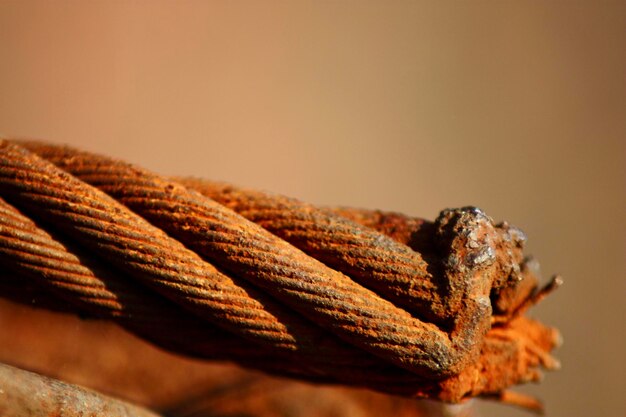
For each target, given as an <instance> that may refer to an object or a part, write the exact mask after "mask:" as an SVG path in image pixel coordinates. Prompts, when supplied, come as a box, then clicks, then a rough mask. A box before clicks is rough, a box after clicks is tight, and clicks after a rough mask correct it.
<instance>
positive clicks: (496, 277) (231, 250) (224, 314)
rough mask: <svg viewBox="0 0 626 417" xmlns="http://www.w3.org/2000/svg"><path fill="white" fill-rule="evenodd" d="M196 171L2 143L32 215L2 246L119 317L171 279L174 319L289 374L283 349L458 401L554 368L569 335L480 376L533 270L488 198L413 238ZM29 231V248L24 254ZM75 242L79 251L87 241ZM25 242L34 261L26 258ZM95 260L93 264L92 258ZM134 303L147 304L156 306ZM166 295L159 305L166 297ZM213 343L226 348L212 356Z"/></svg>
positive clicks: (164, 291)
mask: <svg viewBox="0 0 626 417" xmlns="http://www.w3.org/2000/svg"><path fill="white" fill-rule="evenodd" d="M27 149H28V150H27ZM35 154H37V155H39V156H37V155H35ZM182 182H183V183H185V184H186V185H187V186H188V187H185V186H183V185H181V183H180V181H171V180H168V179H166V178H163V177H160V176H158V175H155V174H152V173H150V172H148V171H146V170H143V169H141V168H138V167H136V166H133V165H130V164H127V163H124V162H120V161H116V160H113V159H110V158H106V157H102V156H98V155H93V154H89V153H85V152H80V151H76V150H73V149H70V148H65V147H56V146H50V145H43V144H38V143H28V142H25V143H21V142H18V143H17V144H16V143H12V142H10V141H2V142H1V143H0V196H2V197H3V198H4V199H5V200H6V201H7V202H8V203H9V204H11V205H14V206H15V207H16V208H17V210H16V209H12V208H11V206H10V205H9V204H5V206H6V207H7V208H6V210H3V211H0V214H1V213H5V216H6V218H7V219H8V223H6V224H4V225H3V228H2V229H0V230H5V231H6V230H9V229H10V226H11V225H12V224H13V223H15V224H17V223H19V224H20V225H21V226H20V227H21V228H22V229H19V228H18V229H19V230H18V229H16V230H13V232H5V233H4V235H3V236H8V237H2V236H0V239H4V240H3V241H0V242H3V243H2V247H3V248H7V247H8V248H9V249H7V250H5V251H4V252H3V255H4V257H5V259H6V262H13V268H14V269H15V268H16V266H15V265H17V267H19V268H23V270H21V271H19V272H20V273H23V274H26V275H30V276H31V277H33V276H34V277H36V276H38V275H40V276H44V277H45V278H46V282H47V285H50V286H51V288H52V289H53V290H54V292H55V294H57V295H58V293H59V292H60V291H65V293H63V294H64V295H63V296H62V298H64V297H67V298H68V299H71V298H72V297H73V296H74V295H76V294H74V295H72V292H76V291H78V292H80V291H85V293H84V294H82V295H81V296H82V297H83V298H82V299H80V297H81V296H79V297H78V298H79V302H87V304H89V302H94V303H95V305H96V306H94V305H91V304H89V305H88V306H87V307H86V309H87V310H89V309H92V310H93V309H96V308H100V309H101V310H103V311H99V312H98V313H97V314H96V315H98V314H99V315H100V316H104V317H105V318H115V317H118V318H117V320H118V321H119V317H122V318H123V317H125V316H124V314H123V313H121V312H120V311H118V310H116V308H118V307H111V305H113V306H115V302H117V301H119V298H120V294H123V295H124V296H127V297H130V298H127V301H128V303H129V304H133V305H135V304H136V303H139V304H140V303H141V302H142V301H141V300H142V299H143V297H144V295H146V294H152V290H156V291H157V292H158V293H159V294H155V296H156V297H158V298H156V299H155V302H157V301H158V303H161V304H163V305H166V306H167V307H166V308H170V309H172V310H173V311H175V312H176V313H172V315H173V316H174V317H176V314H178V312H180V314H182V316H183V318H185V317H187V316H189V317H194V316H197V317H198V318H199V319H200V320H198V319H196V318H192V319H191V320H192V321H191V322H190V323H198V325H196V324H193V325H188V326H190V327H192V328H195V329H196V330H197V328H204V327H206V328H210V329H211V331H217V332H221V333H219V334H218V336H217V337H216V338H217V339H220V338H221V337H222V333H223V337H225V340H233V341H234V343H235V344H237V346H239V348H234V349H233V352H234V351H237V349H240V352H241V355H240V356H241V358H237V357H236V356H237V354H236V353H233V355H232V356H231V357H230V359H231V360H234V361H236V362H239V363H241V364H243V365H245V366H249V365H247V364H246V363H245V361H246V360H247V359H251V357H247V358H246V357H245V351H246V350H245V349H244V348H241V347H240V346H242V345H244V344H246V343H249V344H250V346H253V349H257V354H258V355H259V356H260V358H257V359H258V360H256V361H257V362H259V361H264V359H263V355H266V354H267V355H270V356H271V355H273V356H272V358H268V360H267V364H268V365H267V368H270V369H269V371H270V372H272V371H273V370H275V372H276V373H280V372H281V371H280V368H281V365H279V364H274V365H273V364H272V361H273V360H274V361H283V362H282V363H283V364H285V365H284V366H283V368H284V369H285V371H284V372H283V373H287V374H292V375H294V374H295V375H299V376H301V377H303V378H308V379H316V377H317V378H318V379H321V380H329V381H334V382H340V383H347V384H349V383H351V379H352V382H353V383H354V384H356V385H362V386H363V385H364V386H369V387H371V388H374V389H379V390H381V391H387V392H396V393H400V392H401V393H403V394H404V395H422V396H433V397H438V398H445V399H448V400H458V399H460V398H462V397H463V396H465V395H468V394H471V395H475V394H477V393H487V392H498V391H502V389H504V388H505V387H506V386H509V385H512V384H514V383H516V382H517V381H521V380H523V379H533V378H535V376H534V373H535V372H536V367H537V366H541V365H543V366H547V367H554V366H555V365H554V363H553V362H551V361H550V360H549V359H547V358H548V356H546V355H543V356H541V355H539V354H538V353H536V352H544V353H545V351H546V350H547V351H549V350H550V349H552V347H554V345H555V344H556V336H555V334H554V333H549V332H548V333H545V332H544V333H542V334H543V335H544V337H545V338H546V341H543V342H542V343H538V342H536V341H535V342H533V343H531V345H532V346H536V345H538V344H539V345H541V347H540V348H533V349H531V350H530V351H531V353H530V354H529V353H528V351H527V350H524V349H521V348H520V346H521V345H520V343H519V342H511V341H509V342H508V343H509V344H508V345H507V344H505V346H507V347H506V349H509V350H510V349H513V350H515V349H517V350H516V352H517V353H514V354H512V355H511V354H510V353H511V352H509V354H508V358H509V359H507V360H509V362H506V360H505V362H506V363H507V364H508V366H510V368H513V367H515V371H513V370H511V369H508V370H503V371H502V372H504V374H506V375H508V376H507V377H506V378H504V379H505V380H506V383H504V384H503V383H497V382H496V383H494V384H492V386H490V388H489V390H491V391H487V389H486V387H487V385H488V384H485V383H483V382H479V381H477V380H476V378H474V379H471V378H470V377H469V376H468V374H471V373H472V372H474V373H475V372H477V371H476V369H478V368H477V367H479V365H478V364H480V363H483V364H485V363H495V362H497V360H496V359H495V358H492V356H493V355H494V353H493V352H494V351H493V349H492V350H491V351H488V352H492V353H485V352H486V351H485V349H486V348H487V347H489V346H491V345H493V344H494V343H495V342H494V340H495V339H493V338H491V337H487V338H485V334H486V333H487V331H488V330H489V327H490V323H491V322H492V321H493V317H492V307H491V300H490V295H493V294H496V295H497V294H499V293H500V292H503V291H506V290H508V289H510V288H516V287H517V286H519V282H528V280H525V279H524V278H525V276H526V275H529V274H530V272H527V269H528V268H524V265H525V264H524V261H523V257H522V254H521V246H522V243H523V239H522V235H521V234H520V233H519V232H518V231H517V229H514V228H510V227H509V226H508V225H494V224H493V222H492V221H491V219H489V218H488V217H487V216H486V215H484V213H482V212H481V211H480V210H477V209H474V208H465V209H458V210H446V211H444V212H442V215H441V216H440V217H439V218H438V219H437V221H436V222H435V223H428V222H420V221H417V220H413V223H411V224H410V225H409V226H407V222H405V223H404V225H405V228H410V227H414V229H419V228H422V229H423V230H425V231H431V232H432V233H430V237H427V238H424V239H421V240H419V241H416V242H418V243H417V244H416V245H413V247H412V248H411V247H409V246H408V245H405V244H404V243H408V241H407V242H403V241H402V240H403V239H402V238H401V237H400V238H399V237H398V236H394V234H393V233H392V232H393V231H389V230H388V229H387V230H386V229H385V228H384V227H380V228H379V230H378V231H377V230H375V229H374V228H369V227H365V226H363V225H359V224H357V223H356V222H352V221H350V220H348V219H347V218H344V217H341V216H337V215H333V214H330V213H329V212H328V211H324V210H318V209H316V208H315V207H313V206H310V205H306V204H304V203H300V202H298V201H296V200H291V199H284V198H278V197H272V196H268V195H266V194H261V193H259V194H257V195H253V194H254V193H252V192H243V191H242V192H239V191H238V190H236V189H233V190H232V191H231V192H224V190H221V191H220V190H219V189H218V188H219V187H218V186H216V185H215V184H213V185H211V184H210V183H205V184H201V183H199V182H198V183H196V184H192V183H191V182H190V181H182ZM88 184H89V185H88ZM94 187H95V188H94ZM211 187H213V189H211ZM192 188H198V190H199V191H200V192H201V193H198V192H196V191H194V190H193V189H192ZM251 195H253V197H254V198H251ZM209 197H211V198H209ZM233 209H234V211H233ZM235 211H239V212H240V213H241V214H243V216H242V215H239V214H237V213H235ZM20 212H23V213H24V214H25V215H27V216H28V217H31V218H32V219H34V220H35V221H36V222H37V225H39V224H41V225H46V227H48V226H52V227H53V228H54V230H55V233H56V231H58V233H59V234H58V235H57V234H53V235H54V238H53V237H52V236H51V235H50V234H47V232H46V231H44V230H42V229H38V228H37V232H34V231H33V230H32V229H29V227H30V226H29V227H27V226H25V225H28V224H29V221H27V220H28V219H25V218H19V219H18V218H17V217H16V216H17V214H19V213H20ZM7 213H8V214H7ZM16 213H17V214H16ZM362 217H364V216H362ZM365 217H366V216H365ZM246 218H247V219H246ZM17 220H19V221H17ZM146 220H147V221H146ZM353 220H355V219H353ZM12 222H13V223H12ZM255 222H258V224H257V223H255ZM362 223H366V222H365V221H363V222H362ZM31 224H32V222H31ZM379 224H380V222H379ZM33 227H35V228H36V226H34V224H33ZM164 232H165V233H164ZM381 232H386V233H387V234H389V235H390V236H391V237H387V236H386V235H385V234H383V233H381ZM11 233H13V234H11ZM28 233H30V234H28ZM42 233H43V234H42ZM405 234H406V233H405ZM426 234H428V233H425V235H426ZM44 235H45V236H48V238H50V239H52V240H53V241H55V239H59V237H58V236H61V235H62V236H64V237H65V236H66V239H67V242H68V243H70V244H68V245H66V246H68V247H69V246H71V243H73V242H74V241H76V242H77V243H80V245H81V247H84V248H85V250H86V251H88V252H89V253H90V254H92V255H85V256H83V257H82V258H85V259H88V258H89V257H92V258H95V257H101V258H102V259H104V260H106V261H107V263H105V264H103V265H107V267H109V264H110V265H112V266H113V268H115V270H116V273H119V274H122V275H123V276H125V279H123V280H121V281H123V282H126V281H128V282H131V281H132V283H133V284H132V285H135V286H136V285H139V286H140V287H141V288H142V289H145V291H143V292H142V291H140V293H136V294H135V296H136V298H132V297H133V296H128V288H126V287H124V288H123V289H122V290H119V289H118V293H115V291H111V292H112V294H113V295H111V294H108V293H106V294H105V292H103V289H102V288H103V287H102V281H97V278H96V281H89V282H90V284H88V285H87V284H85V282H87V281H85V282H83V281H82V280H84V279H85V275H84V274H83V272H84V271H83V272H80V273H77V274H76V271H75V270H74V269H73V268H79V267H78V266H76V265H77V264H76V262H75V259H74V260H72V261H67V259H65V258H63V256H66V255H63V256H61V257H59V256H57V255H56V253H55V256H52V257H51V256H50V253H52V252H54V251H55V250H56V251H58V250H59V248H58V247H55V246H54V245H52V246H51V245H50V243H49V242H47V241H45V239H46V238H44ZM392 238H393V239H392ZM16 239H17V240H20V239H21V243H20V244H22V245H23V246H22V247H23V248H26V249H27V250H23V249H20V250H21V252H20V250H17V251H16V250H15V245H16V244H17V243H16ZM333 239H335V240H333ZM7 242H8V243H7ZM427 242H434V245H433V246H432V247H431V248H429V250H426V249H425V250H423V253H422V254H420V253H419V251H416V250H414V249H418V248H419V247H420V246H421V247H425V246H426V245H427ZM25 243H26V244H25ZM11 245H14V246H13V247H11ZM37 245H39V246H37ZM75 246H76V245H73V247H72V249H71V250H68V251H67V253H70V255H71V254H72V253H74V251H76V250H75V248H74V247H75ZM62 247H64V246H63V245H62ZM12 250H13V252H11V251H12ZM29 251H30V252H29ZM16 252H19V253H20V255H19V256H22V260H20V261H15V260H14V259H15V253H16ZM94 255H95V256H94ZM422 255H423V256H422ZM38 256H40V257H41V256H43V257H46V256H47V257H48V259H47V260H45V261H44V260H42V259H38V258H37V257H38ZM82 258H80V260H81V262H80V263H79V265H81V267H84V266H85V265H84V264H85V262H82V260H83V259H82ZM9 259H13V260H12V261H8V260H9ZM0 260H2V259H1V258H0ZM61 260H64V261H67V262H68V264H67V265H70V264H71V265H72V266H71V267H69V266H63V267H59V268H58V269H57V272H56V273H57V276H54V275H50V274H49V273H48V268H50V266H51V265H54V264H55V263H58V262H61ZM63 268H66V269H68V268H69V269H68V270H67V271H63ZM86 268H87V270H89V271H91V272H92V274H91V275H89V279H92V278H93V277H94V276H96V277H98V276H102V273H101V272H97V273H95V274H94V273H93V271H94V270H97V271H100V269H103V268H100V266H99V267H98V268H89V267H86ZM104 269H106V268H104ZM44 270H45V271H44ZM59 271H60V272H59ZM58 273H62V274H61V275H63V274H66V275H67V276H63V277H60V276H59V275H58ZM105 275H106V273H105ZM77 276H78V277H79V278H78V280H77V281H72V280H75V279H77ZM68 277H69V278H68ZM68 279H69V280H68ZM137 280H139V281H138V282H137ZM98 282H99V283H98ZM111 282H116V281H115V280H112V281H111ZM144 286H145V287H144ZM526 287H529V286H526ZM530 287H532V285H531V286H530ZM114 288H115V286H114ZM133 288H134V287H133ZM138 288H139V287H138ZM533 288H534V287H533ZM77 289H78V290H77ZM106 289H107V290H108V289H110V288H109V287H106ZM90 292H91V293H90ZM531 292H532V291H531ZM144 293H145V294H144ZM161 296H164V297H166V298H168V299H169V300H171V301H173V302H174V303H175V304H177V305H178V306H180V307H182V308H183V310H179V307H178V306H175V305H174V303H171V302H170V301H166V300H163V299H161V298H160V297H161ZM150 297H153V296H152V295H146V298H147V299H148V300H150V299H151V298H150ZM520 298H521V299H523V300H525V299H528V296H524V297H517V300H519V299H520ZM496 299H497V298H496ZM85 300H88V301H85ZM130 300H132V301H130ZM149 302H150V301H148V303H149ZM98 303H102V304H103V305H100V306H98V305H97V304H98ZM83 307H85V306H83ZM125 308H129V307H125ZM134 308H139V309H140V310H141V311H140V312H139V313H138V314H139V316H141V313H142V312H144V313H145V310H142V309H146V308H147V307H146V306H141V307H134ZM151 308H152V309H153V310H158V311H153V310H151V311H153V312H154V313H155V315H158V314H160V311H161V308H160V307H158V306H153V307H151ZM107 309H109V310H107ZM107 311H108V313H107ZM92 312H93V311H92ZM107 314H109V316H107ZM116 314H117V316H116ZM169 315H170V313H168V316H169ZM131 316H132V315H131ZM150 316H151V315H150V314H148V317H147V318H146V321H147V322H149V321H150V320H151V318H150ZM153 317H154V316H153ZM522 319H523V318H521V319H516V320H522ZM173 320H174V319H173ZM176 320H178V319H176ZM130 321H132V320H129V322H130ZM154 321H157V320H154ZM513 321H515V320H513ZM511 322H512V321H511ZM209 323H210V324H209ZM133 325H135V326H137V324H136V323H134V322H133V323H125V326H126V327H132V326H133ZM169 325H173V326H176V324H175V323H170V324H169ZM139 326H140V327H142V328H143V325H139ZM203 326H204V327H203ZM216 326H217V327H216ZM528 326H529V327H528V329H530V330H528V329H526V330H524V331H522V330H520V329H517V330H515V332H516V334H517V333H519V334H520V335H525V336H523V337H526V338H527V339H528V338H529V337H530V336H529V335H530V334H534V333H536V329H539V328H542V326H541V325H539V324H538V323H537V324H529V325H528ZM145 327H146V328H149V326H148V325H146V326H145ZM183 327H184V326H183ZM218 328H221V329H223V330H217V329H218ZM144 331H145V330H144ZM164 331H165V330H164ZM524 332H526V333H524ZM533 332H534V333H533ZM155 333H159V331H158V330H157V331H156V332H155ZM146 338H148V339H150V336H149V335H148V336H147V337H146ZM228 338H230V339H228ZM496 339H497V338H496ZM156 343H159V342H156ZM510 343H513V344H512V345H511V344H510ZM163 345H167V343H163ZM200 345H203V343H200ZM166 347H169V346H166ZM174 349H175V350H176V347H174ZM205 349H210V348H208V347H205ZM520 349H521V350H520ZM178 350H179V351H182V350H184V349H178ZM190 350H193V348H190ZM522 351H523V352H526V353H524V354H522V353H520V352H522ZM532 351H536V352H535V353H532ZM188 352H189V350H188ZM212 355H213V356H215V357H217V356H219V354H218V353H216V352H213V353H211V352H210V353H209V354H207V355H204V356H207V357H211V356H212ZM496 356H497V354H496ZM503 356H507V355H504V354H503ZM540 356H541V357H540ZM490 358H491V359H490ZM523 358H525V359H523ZM531 358H534V359H531ZM290 361H291V362H290ZM511 361H513V362H511ZM516 361H518V362H519V361H526V362H524V363H526V365H523V366H521V367H520V366H519V365H520V364H519V363H518V362H516ZM514 363H515V364H516V365H515V366H514ZM287 364H288V365H287ZM260 367H262V365H261V366H260ZM365 368H367V369H368V371H359V369H365ZM483 368H484V366H483ZM522 368H523V369H522ZM316 373H317V374H316ZM522 374H523V375H522ZM376 375H377V376H376ZM368 378H369V379H368ZM425 378H426V379H425ZM468 378H470V379H469V381H470V382H468ZM360 379H362V380H360ZM394 381H395V382H396V384H395V388H394ZM385 384H387V386H388V388H387V389H385V387H384V386H383V385H385ZM399 386H403V387H404V389H400V388H398V387H399ZM496 387H497V388H496ZM394 390H395V391H394Z"/></svg>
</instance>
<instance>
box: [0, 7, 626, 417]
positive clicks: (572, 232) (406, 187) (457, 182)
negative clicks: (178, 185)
mask: <svg viewBox="0 0 626 417" xmlns="http://www.w3.org/2000/svg"><path fill="white" fill-rule="evenodd" d="M625 6H626V2H623V1H618V2H602V1H591V0H590V1H588V2H574V1H570V2H560V3H550V2H520V1H515V2H504V1H494V2H473V3H472V4H470V3H469V2H444V3H439V2H403V1H393V2H386V1H377V2H372V1H368V2H365V1H342V2H317V1H312V2H303V1H284V2H276V1H274V2H261V1H248V2H244V1H239V2H228V1H219V2H216V1H214V2H207V1H183V2H174V1H171V2H168V1H107V2H103V1H40V2H38V1H21V0H20V1H12V0H10V1H7V0H0V132H2V133H3V134H5V135H19V136H26V137H35V138H41V139H47V140H50V141H54V142H59V143H60V142H64V143H69V144H73V145H77V146H80V147H82V148H85V149H89V150H94V151H98V152H101V153H107V154H110V155H115V156H119V157H123V158H125V159H128V160H130V161H134V162H136V163H138V164H141V165H143V166H145V167H148V168H151V169H154V170H156V171H159V172H161V173H165V174H185V175H187V174H192V175H197V176H203V177H207V178H213V179H223V180H227V181H231V182H234V183H238V184H242V185H248V186H253V187H259V188H263V189H269V190H273V191H278V192H281V193H285V194H288V195H292V196H296V197H299V198H302V199H305V200H308V201H311V202H315V203H320V204H342V205H351V206H363V207H371V208H385V209H391V210H398V211H402V212H406V213H411V214H415V215H420V216H424V217H429V218H433V217H435V216H436V215H437V213H438V211H439V210H440V209H442V208H445V207H450V206H461V205H467V204H474V205H478V206H480V207H482V208H484V209H485V210H486V211H487V212H488V213H489V214H491V215H492V216H493V217H495V218H496V219H506V220H508V221H510V222H512V223H514V224H515V225H518V226H520V227H521V228H522V229H524V230H525V231H526V232H527V234H528V236H529V239H530V240H529V249H530V251H531V252H532V253H534V254H535V255H536V256H537V258H538V259H539V260H540V261H541V262H542V267H543V270H544V272H545V274H546V275H548V274H551V273H554V272H559V273H561V274H562V275H563V277H564V278H565V285H564V287H563V288H562V289H561V290H560V291H559V292H558V293H557V294H555V295H554V296H552V297H550V299H549V300H547V301H546V302H545V304H543V305H541V306H540V307H538V308H536V309H535V310H534V314H535V315H537V316H539V317H541V319H542V320H543V321H545V322H547V323H550V324H553V325H556V326H558V327H559V328H560V329H561V330H562V332H563V334H564V337H565V344H564V346H563V347H562V348H561V349H560V350H559V351H558V356H559V357H560V358H561V360H562V362H563V370H562V371H560V372H558V373H553V374H549V375H548V376H547V378H546V379H545V381H544V382H543V383H542V384H541V385H540V386H537V387H530V388H528V389H526V391H528V392H532V393H534V394H538V395H539V396H541V397H542V398H543V399H544V400H545V401H546V403H547V409H548V413H549V415H552V416H568V417H576V416H580V417H583V416H584V417H587V416H623V415H626V403H625V400H624V382H623V378H624V375H626V369H625V361H624V353H625V352H626V343H625V336H624V319H625V318H626V317H625V308H624V298H625V295H626V284H625V282H626V281H625V279H624V278H625V277H626V276H625V275H626V274H625V272H626V271H625V267H624V263H625V262H624V254H625V253H626V247H625V246H626V245H625V239H624V237H625V235H626V234H625V232H626V230H625V229H626V228H625V222H624V214H625V190H626V188H625V185H626V175H625V174H626V172H625V171H626V170H625V168H624V163H625V162H626V161H625V159H626V148H625V145H624V140H625V139H626V135H625V133H626V123H625V119H626V117H625V116H626V114H625V109H626V102H625V101H626V88H625V75H626V65H625V64H626V48H625V46H624V45H625V43H626V7H625ZM5 320H6V317H5ZM0 331H1V329H0ZM480 409H481V411H482V412H483V414H484V415H485V416H496V415H497V416H502V415H508V416H511V417H514V416H526V415H527V414H525V413H522V412H520V411H517V410H514V409H509V408H500V407H496V406H493V405H484V406H481V408H480Z"/></svg>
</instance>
